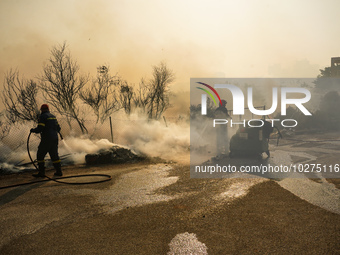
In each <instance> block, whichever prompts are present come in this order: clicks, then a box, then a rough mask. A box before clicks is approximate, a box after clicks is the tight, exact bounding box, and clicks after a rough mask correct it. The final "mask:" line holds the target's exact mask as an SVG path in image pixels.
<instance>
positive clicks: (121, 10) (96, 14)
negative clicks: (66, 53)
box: [0, 0, 340, 91]
mask: <svg viewBox="0 0 340 255" xmlns="http://www.w3.org/2000/svg"><path fill="white" fill-rule="evenodd" d="M339 10H340V1H339V0H323V1H320V0H298V1H297V0H285V1H278V0H277V1H276V0H253V1H252V0H238V1H236V0H233V1H227V0H209V1H200V0H187V1H186V0H171V1H170V0H169V1H165V0H145V1H142V0H130V1H117V0H95V1H90V0H78V1H76V0H73V1H72V0H58V1H50V0H1V2H0V19H1V22H0V28H1V30H0V31H1V37H0V50H1V58H0V79H1V81H3V78H4V73H5V72H6V71H8V70H9V68H18V70H19V71H20V74H22V75H24V76H25V77H26V78H34V77H36V76H37V75H38V74H39V73H41V71H42V66H43V63H44V62H45V61H46V60H47V59H48V57H49V54H50V53H49V51H50V49H51V47H52V46H53V45H56V44H58V43H59V44H61V43H63V42H64V41H66V42H67V44H68V46H69V50H70V52H71V54H72V56H73V57H74V59H76V60H77V61H78V63H79V65H80V68H81V71H82V72H84V73H89V72H90V73H91V74H93V75H94V74H95V72H96V67H97V66H98V65H101V64H109V65H110V67H111V70H112V72H113V73H116V72H118V73H119V74H120V75H121V76H122V77H123V78H124V79H126V80H127V81H129V82H131V83H135V84H137V83H138V81H139V80H140V78H141V77H149V76H150V74H151V66H152V65H155V64H158V63H159V62H160V61H165V62H166V63H167V65H168V66H169V68H171V69H172V70H173V71H174V73H175V75H176V81H175V83H174V90H175V91H176V90H177V91H179V90H189V84H190V81H189V79H190V77H316V76H317V75H318V74H319V69H320V68H324V67H325V66H329V65H330V58H331V57H335V56H340V46H339V42H340V28H339V24H340V15H339ZM1 86H2V82H1Z"/></svg>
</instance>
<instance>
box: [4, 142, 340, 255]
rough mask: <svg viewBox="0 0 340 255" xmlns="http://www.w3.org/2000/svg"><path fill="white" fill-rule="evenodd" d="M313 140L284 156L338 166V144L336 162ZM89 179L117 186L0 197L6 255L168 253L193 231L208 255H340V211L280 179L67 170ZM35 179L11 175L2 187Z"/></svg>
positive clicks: (161, 167) (156, 166)
mask: <svg viewBox="0 0 340 255" xmlns="http://www.w3.org/2000/svg"><path fill="white" fill-rule="evenodd" d="M303 143H304V144H301V142H298V143H294V144H291V145H288V143H287V144H282V145H280V147H279V149H280V150H281V149H287V148H288V147H287V146H290V147H289V148H292V149H293V150H296V151H299V150H300V149H301V148H302V149H303V151H304V152H307V153H309V154H311V155H312V154H313V155H316V157H317V158H316V159H314V161H317V162H321V160H323V161H324V162H326V163H327V164H328V163H330V162H332V163H337V162H338V159H339V155H338V153H337V152H336V151H337V147H336V146H337V145H334V146H335V147H334V146H333V145H332V146H333V147H332V148H331V149H332V150H334V153H330V154H328V155H327V153H326V149H327V150H329V146H328V145H327V146H326V145H322V144H320V143H316V144H315V146H310V143H309V142H308V143H307V142H303ZM318 146H319V147H318ZM326 147H327V148H326ZM318 148H319V149H320V150H322V151H323V152H322V153H320V152H318V151H320V150H318ZM279 149H278V148H273V151H275V150H277V151H278V150H279ZM309 154H308V155H309ZM274 156H275V153H274ZM294 160H296V161H301V160H302V159H301V157H297V158H295V159H294ZM84 173H103V174H110V175H111V176H112V180H111V181H109V182H104V183H99V184H93V185H84V186H83V185H80V186H72V185H65V184H57V183H53V182H46V183H39V184H34V185H31V186H22V187H17V188H11V189H7V190H0V215H1V218H0V253H1V254H167V253H168V252H169V251H170V249H171V247H170V245H169V244H170V243H171V241H172V240H173V239H174V237H175V236H176V235H178V234H180V233H193V234H195V235H196V237H197V239H198V241H199V242H201V243H203V244H204V245H205V246H206V247H207V252H208V254H340V236H339V233H340V216H339V214H338V213H334V212H331V211H329V210H327V209H324V208H322V207H320V206H317V205H314V204H312V203H311V202H308V201H306V200H305V199H304V198H300V197H299V196H297V195H296V194H294V193H292V192H291V191H289V190H287V189H285V188H283V187H282V185H280V182H278V181H276V180H269V179H191V178H190V172H189V166H188V165H186V164H177V163H160V162H158V163H151V162H142V163H138V164H121V165H102V166H92V167H86V166H69V167H66V168H64V174H65V176H68V175H74V174H84ZM48 174H51V175H52V174H53V171H50V172H48ZM32 179H33V178H32V177H31V175H30V173H25V174H20V175H10V176H2V177H1V186H5V185H9V184H12V183H20V182H25V181H30V180H32ZM148 180H149V181H148ZM313 181H314V182H315V183H319V182H322V181H320V179H318V178H315V179H313ZM328 181H329V182H333V183H334V184H336V185H337V188H339V186H338V185H339V182H338V179H332V180H328ZM182 248H183V247H182ZM193 248H194V247H193ZM178 254H181V253H178ZM182 254H184V253H182ZM201 254H205V253H201Z"/></svg>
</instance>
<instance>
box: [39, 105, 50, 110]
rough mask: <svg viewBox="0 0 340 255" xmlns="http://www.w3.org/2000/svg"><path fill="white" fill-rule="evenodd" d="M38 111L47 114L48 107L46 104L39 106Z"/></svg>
mask: <svg viewBox="0 0 340 255" xmlns="http://www.w3.org/2000/svg"><path fill="white" fill-rule="evenodd" d="M40 111H42V112H48V111H49V108H48V105H47V104H43V105H41V107H40Z"/></svg>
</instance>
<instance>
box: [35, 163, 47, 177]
mask: <svg viewBox="0 0 340 255" xmlns="http://www.w3.org/2000/svg"><path fill="white" fill-rule="evenodd" d="M38 169H39V172H38V173H36V174H32V176H33V177H45V162H39V163H38Z"/></svg>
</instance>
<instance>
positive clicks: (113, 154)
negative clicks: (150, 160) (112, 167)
mask: <svg viewBox="0 0 340 255" xmlns="http://www.w3.org/2000/svg"><path fill="white" fill-rule="evenodd" d="M146 158H147V157H146V156H145V155H138V154H137V153H135V152H133V151H131V150H129V149H127V148H124V147H120V146H117V145H115V146H112V147H111V148H109V149H101V150H99V151H98V152H97V153H91V154H87V155H86V156H85V161H86V164H87V165H99V164H121V163H134V162H139V161H142V160H145V159H146Z"/></svg>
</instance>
